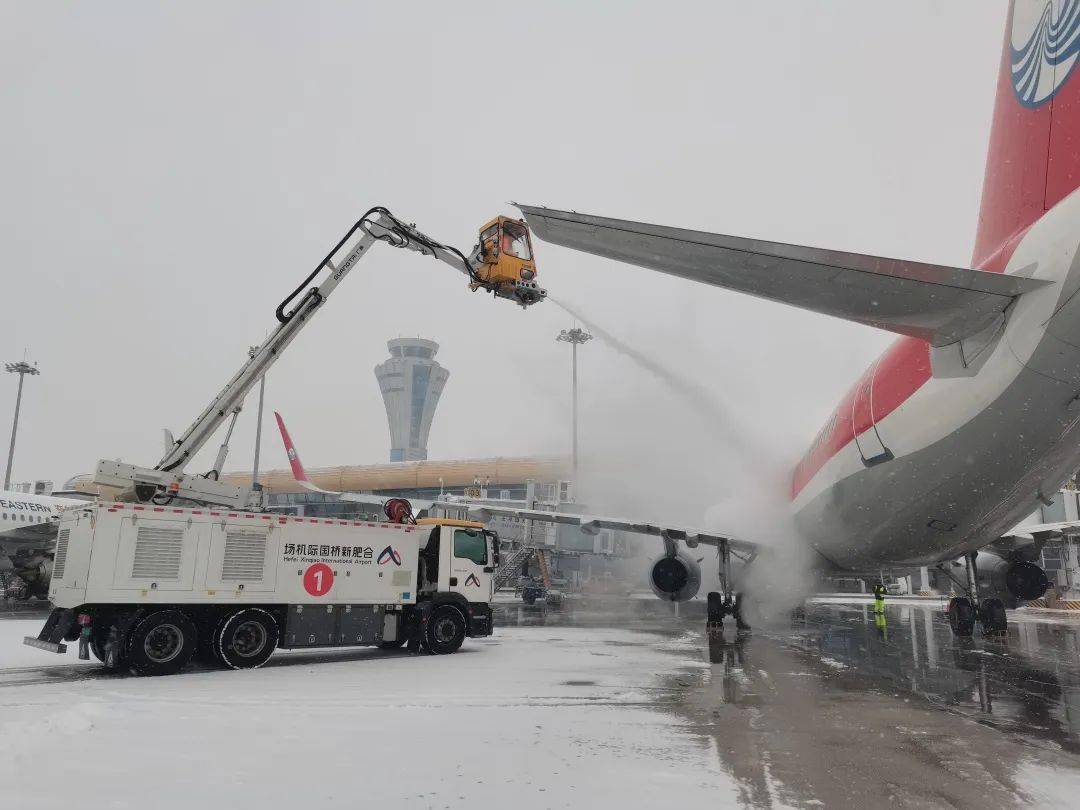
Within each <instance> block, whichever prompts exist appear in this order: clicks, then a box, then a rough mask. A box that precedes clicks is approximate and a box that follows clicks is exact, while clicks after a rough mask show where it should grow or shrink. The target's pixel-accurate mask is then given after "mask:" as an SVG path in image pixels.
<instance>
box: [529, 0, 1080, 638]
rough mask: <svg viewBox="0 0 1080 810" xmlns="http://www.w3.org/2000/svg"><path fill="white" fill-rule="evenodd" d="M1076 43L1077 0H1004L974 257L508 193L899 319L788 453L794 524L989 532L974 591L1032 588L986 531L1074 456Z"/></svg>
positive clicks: (807, 301) (642, 253) (688, 258)
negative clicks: (649, 216)
mask: <svg viewBox="0 0 1080 810" xmlns="http://www.w3.org/2000/svg"><path fill="white" fill-rule="evenodd" d="M1078 59H1080V0H1016V2H1014V4H1013V7H1012V8H1011V10H1010V14H1009V18H1008V25H1007V31H1006V35H1005V43H1004V49H1003V53H1002V59H1001V68H1000V75H999V78H998V92H997V101H996V105H995V112H994V119H993V129H992V131H991V135H990V147H989V155H988V159H987V164H986V176H985V181H984V186H983V198H982V206H981V211H980V215H979V225H978V233H977V234H976V237H975V252H974V258H973V260H972V266H973V267H974V268H975V269H968V268H959V267H945V266H940V265H932V264H923V263H918V262H910V261H903V260H897V259H887V258H881V257H876V256H864V255H858V254H851V253H842V252H839V251H834V250H824V249H820V248H811V247H801V246H797V245H787V244H778V243H771V242H765V241H761V240H756V239H745V238H739V237H733V236H722V235H719V234H714V233H702V232H697V231H688V230H682V229H679V228H670V227H661V226H656V225H648V224H644V223H640V222H629V221H624V220H616V219H609V218H606V217H597V216H588V215H582V214H577V213H572V212H567V211H555V210H550V209H546V208H536V207H530V206H522V207H521V210H522V211H523V212H524V214H525V216H526V218H527V220H528V223H529V225H530V226H531V228H532V229H533V232H534V233H535V234H536V235H537V236H539V237H540V238H541V239H544V240H546V241H549V242H553V243H555V244H559V245H564V246H567V247H571V248H575V249H578V250H583V251H586V252H589V253H594V254H597V255H600V256H606V257H609V258H612V259H616V260H618V261H622V262H627V263H630V264H635V265H639V266H641V267H647V268H650V269H652V270H659V271H660V272H664V273H669V274H672V275H676V276H681V277H683V278H687V279H692V280H694V281H698V282H701V283H705V284H713V285H716V286H720V287H726V288H729V289H732V290H737V291H739V292H744V293H748V294H750V295H755V296H758V297H761V298H768V299H772V300H774V301H778V302H781V303H785V304H789V305H792V306H797V307H800V308H803V309H809V310H814V311H817V312H821V313H823V314H826V315H832V316H835V317H840V318H846V319H848V320H853V321H857V322H859V323H863V324H867V325H870V326H875V327H877V328H879V329H885V330H888V331H890V332H895V333H897V334H899V335H901V337H900V338H899V339H898V340H897V341H896V342H895V343H894V344H893V345H892V346H891V347H890V348H889V349H888V351H886V352H885V353H884V354H883V355H882V356H881V357H880V358H878V360H877V361H876V362H874V363H873V364H872V365H871V366H870V368H868V369H866V371H865V372H864V373H863V374H862V376H860V377H859V379H858V380H857V381H856V382H855V384H854V385H853V386H852V387H851V390H850V391H848V392H847V394H846V395H845V396H844V397H843V398H842V399H841V400H840V403H839V405H838V406H837V408H836V411H835V412H834V413H833V415H832V416H831V417H830V418H829V420H828V421H827V422H826V424H825V426H824V427H823V428H822V430H821V432H820V433H819V434H818V436H817V438H816V439H815V440H814V442H813V444H812V445H811V447H810V449H809V450H808V451H807V453H806V455H805V456H804V457H803V458H802V460H801V461H800V462H799V464H798V465H797V466H796V468H795V470H794V473H793V475H792V478H791V499H792V507H793V509H794V513H795V519H796V523H797V526H798V528H799V531H800V532H801V533H802V535H803V536H804V537H805V539H806V540H807V541H808V542H809V543H810V544H811V545H812V546H813V548H814V549H816V550H817V552H818V553H819V554H820V555H821V557H822V558H824V559H825V560H827V561H828V562H830V563H832V565H833V566H835V567H836V568H840V569H849V570H876V569H877V568H878V567H879V566H887V567H901V566H921V565H929V564H935V563H939V562H942V561H946V560H953V559H956V558H958V557H960V556H962V555H965V554H970V557H969V567H970V568H973V567H975V560H974V552H975V551H977V550H978V549H980V548H984V547H987V546H988V545H991V544H994V543H995V541H997V545H996V548H997V550H998V551H999V555H998V558H997V560H996V561H994V562H993V570H992V571H988V572H984V576H982V577H980V578H979V581H980V582H983V583H984V584H986V585H989V584H994V585H995V586H997V587H995V589H994V590H995V591H996V593H993V594H989V593H987V592H985V591H984V593H982V594H981V595H982V596H984V597H985V596H993V597H998V596H1003V595H1011V596H1013V597H1022V598H1032V595H1041V592H1042V591H1043V590H1045V588H1046V579H1045V576H1044V575H1043V574H1042V572H1041V570H1039V569H1037V568H1036V567H1035V566H1034V565H1032V564H1031V560H1032V559H1033V558H1034V555H1033V554H1032V550H1033V549H1032V546H1031V544H1030V543H1029V545H1028V547H1027V549H1024V548H1021V547H1020V545H1019V541H1017V540H1015V539H1007V540H1006V541H1004V542H1002V541H1000V538H1002V537H1003V535H1004V534H1005V533H1006V532H1008V531H1009V530H1010V529H1011V528H1012V527H1014V526H1016V524H1017V523H1018V522H1019V521H1020V520H1021V519H1022V518H1023V517H1024V516H1025V515H1027V514H1030V513H1031V512H1032V511H1033V509H1034V508H1036V507H1037V505H1038V503H1039V502H1040V501H1045V500H1046V499H1047V498H1049V497H1050V496H1051V495H1052V494H1053V493H1054V492H1055V491H1056V490H1057V489H1058V487H1059V486H1060V485H1061V483H1062V482H1063V481H1065V480H1066V479H1067V478H1068V477H1069V475H1071V474H1072V473H1073V472H1074V471H1075V470H1076V469H1077V468H1078V467H1080V429H1078V427H1077V425H1078V423H1080V297H1078V296H1077V293H1078V292H1080V260H1078V243H1080V193H1077V191H1076V189H1077V186H1078V185H1080V78H1078V76H1077V75H1074V72H1073V69H1074V68H1075V67H1076V66H1077V61H1078ZM1039 534H1040V533H1039V532H1038V531H1037V530H1036V531H1035V535H1036V539H1038V536H1039ZM978 590H980V589H979V588H976V587H972V588H970V595H971V596H972V598H973V600H974V598H975V597H976V593H977V592H978ZM1002 591H1004V592H1006V593H1004V594H1003V593H1002ZM989 601H990V602H991V604H989V605H983V604H978V603H976V604H973V603H972V602H971V601H967V600H957V601H956V603H954V604H953V606H952V608H951V611H950V616H951V618H953V620H954V629H957V630H958V631H959V632H961V633H965V634H966V633H970V632H971V626H972V624H973V621H974V619H975V618H978V619H980V620H982V622H983V625H984V627H985V628H987V629H991V630H994V629H1001V627H1003V625H1004V611H1003V610H1001V609H1000V607H1001V606H1000V603H997V604H993V602H995V599H993V598H992V599H990V600H989Z"/></svg>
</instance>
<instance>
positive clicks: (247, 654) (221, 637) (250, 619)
mask: <svg viewBox="0 0 1080 810" xmlns="http://www.w3.org/2000/svg"><path fill="white" fill-rule="evenodd" d="M277 643H278V624H277V622H276V621H275V620H274V617H273V616H271V615H270V614H269V613H267V612H266V611H265V610H262V609H261V608H245V609H244V610H238V611H237V612H236V613H234V614H233V615H231V616H229V618H227V619H226V620H225V621H224V622H222V623H221V627H220V628H219V629H218V631H217V633H216V634H215V635H214V646H215V647H216V648H217V654H218V657H219V658H220V660H221V663H223V664H224V665H225V666H227V667H229V668H230V669H255V668H256V667H261V666H262V665H263V664H265V663H266V662H267V661H268V660H269V658H270V656H271V655H273V654H274V649H275V648H276V647H277Z"/></svg>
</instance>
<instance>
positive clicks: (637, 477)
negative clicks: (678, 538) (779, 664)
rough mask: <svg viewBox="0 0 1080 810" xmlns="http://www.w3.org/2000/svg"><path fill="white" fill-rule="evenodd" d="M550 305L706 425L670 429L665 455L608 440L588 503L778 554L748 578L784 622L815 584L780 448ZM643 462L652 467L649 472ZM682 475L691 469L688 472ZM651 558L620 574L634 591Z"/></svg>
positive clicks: (597, 458) (693, 387)
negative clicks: (711, 531)
mask: <svg viewBox="0 0 1080 810" xmlns="http://www.w3.org/2000/svg"><path fill="white" fill-rule="evenodd" d="M549 300H551V301H552V303H554V304H555V305H556V306H558V307H559V308H560V309H562V310H563V311H565V312H566V313H567V314H568V315H569V316H571V317H572V318H574V319H576V320H577V321H578V322H579V323H580V324H581V325H582V326H583V327H585V328H586V329H588V330H589V332H591V333H592V334H593V336H594V337H595V338H596V339H597V340H598V341H600V342H601V343H602V344H604V345H605V346H606V347H609V348H610V349H612V350H613V351H615V352H617V353H618V354H619V355H621V356H623V357H625V358H627V359H629V360H630V361H631V362H633V363H634V364H635V365H636V366H637V367H639V368H641V369H643V370H644V371H646V372H647V373H649V374H650V375H652V376H654V377H655V378H657V379H658V380H660V381H662V382H663V383H664V384H665V385H664V390H665V391H668V392H670V393H671V395H672V396H673V397H676V398H677V399H678V403H679V404H680V405H681V406H682V407H683V408H685V409H686V410H687V411H689V412H690V413H693V414H694V415H696V416H697V417H698V418H697V419H696V420H695V421H697V422H700V425H695V426H693V427H687V426H685V425H683V426H680V425H678V424H675V425H666V426H665V427H664V429H663V430H662V431H659V432H661V433H662V435H663V436H664V437H665V439H666V440H671V439H672V438H674V439H675V442H674V443H673V444H672V445H662V446H663V447H664V449H663V450H658V449H657V445H654V446H653V447H649V448H648V454H647V455H635V450H641V449H642V447H643V445H638V446H637V447H636V448H634V447H627V446H626V445H625V444H622V443H620V442H618V441H615V442H612V441H611V440H610V439H611V434H612V431H609V432H608V433H606V434H605V437H604V438H607V439H608V441H607V443H606V444H605V445H604V446H603V447H602V449H601V450H600V451H599V452H596V451H595V450H594V451H593V452H591V453H590V452H588V451H587V452H586V458H587V461H586V462H585V463H583V476H582V477H583V478H585V479H587V480H585V481H583V482H582V483H583V486H584V485H587V490H588V492H587V495H586V500H588V501H589V502H590V503H591V504H592V505H594V506H596V507H601V508H610V509H612V510H614V513H616V514H633V515H636V516H639V517H641V519H643V520H650V521H651V520H652V519H653V516H658V517H663V518H664V519H668V520H672V521H673V522H682V523H686V524H689V525H701V526H704V527H706V528H710V529H714V530H722V531H724V532H726V533H729V534H731V535H732V536H734V537H740V538H742V539H746V540H751V541H753V542H756V543H758V544H760V545H761V547H762V548H761V550H762V554H763V559H766V557H767V555H769V554H772V553H776V554H778V555H780V556H778V557H777V558H776V559H772V560H771V561H768V562H767V563H766V564H764V565H762V566H758V568H759V569H760V570H758V571H756V572H754V571H751V572H748V573H749V574H752V576H753V579H754V583H753V590H754V591H755V592H757V593H758V594H759V598H758V603H759V604H760V606H761V607H762V608H765V607H766V604H765V603H766V602H767V603H768V605H769V606H770V608H777V609H780V610H781V614H782V611H783V610H784V609H786V607H787V605H788V602H789V601H790V602H791V603H792V604H795V603H797V602H798V601H799V600H800V599H801V598H802V595H803V594H804V591H805V589H806V587H807V583H808V582H810V581H811V580H810V577H809V576H808V573H807V572H808V571H809V569H810V560H809V558H808V554H809V549H808V548H807V547H805V546H804V545H799V544H797V542H796V541H797V538H796V530H795V527H794V524H793V523H792V521H791V515H790V512H789V511H788V510H787V509H786V505H787V482H788V481H789V477H788V476H789V474H790V473H789V472H788V470H787V465H788V463H789V462H790V459H788V458H784V457H781V456H780V452H782V448H778V447H776V446H774V442H771V441H769V440H768V438H767V437H764V436H763V435H762V433H761V431H760V429H758V428H757V426H755V425H752V424H748V423H747V420H746V419H744V418H741V416H740V414H739V413H738V410H737V406H735V405H731V404H728V403H725V402H724V401H723V400H722V399H720V398H719V397H718V396H717V394H716V393H715V392H713V391H711V390H709V389H708V388H706V387H705V386H704V385H702V384H701V383H700V382H698V381H697V380H694V379H692V378H689V377H687V376H684V375H683V374H681V373H679V372H678V371H677V370H675V369H672V368H671V367H669V366H668V365H665V364H664V363H662V362H659V361H657V360H656V359H654V358H652V357H650V356H649V355H647V354H645V353H644V352H642V351H640V350H638V349H636V348H634V347H632V346H630V345H628V344H627V343H626V342H625V341H623V340H621V339H620V338H618V337H616V336H615V335H613V334H612V333H611V332H609V331H608V330H606V329H604V328H603V327H602V326H600V325H598V324H597V323H596V322H594V321H593V320H592V319H590V318H588V317H586V316H585V315H583V314H582V313H581V312H580V311H579V310H578V309H577V308H576V307H574V306H571V305H569V304H566V303H565V302H562V301H557V300H555V299H553V298H550V297H549ZM673 410H674V409H673ZM619 419H620V417H619V415H612V416H611V417H610V418H609V419H608V420H607V423H608V426H610V424H611V423H615V424H616V425H618V423H619ZM638 427H639V426H636V425H635V426H634V427H633V428H632V427H631V426H629V425H626V424H622V425H620V426H619V429H616V430H615V431H613V433H614V434H615V435H616V436H618V435H619V433H620V429H621V430H622V431H623V432H626V433H631V434H636V433H640V432H642V431H641V430H638V429H636V428H638ZM699 427H700V428H702V429H705V430H707V431H708V433H707V435H706V436H704V437H700V438H704V439H705V442H704V446H701V443H700V442H699V441H697V439H698V438H699V437H697V436H696V435H695V436H690V435H689V434H696V433H697V432H698V429H699ZM684 428H685V429H684ZM644 432H646V433H647V432H648V429H647V428H646V429H645V431H644ZM604 438H594V439H593V440H592V441H591V442H590V443H589V444H590V445H591V446H592V447H594V448H595V446H596V442H597V441H600V442H603V441H604ZM647 444H648V443H647V442H646V445H644V446H647ZM645 460H647V463H642V462H643V461H645ZM687 465H689V466H687ZM683 466H687V468H686V469H681V467H683ZM699 509H700V510H701V511H700V512H699V511H698V510H699ZM680 512H682V513H685V515H680ZM678 518H681V519H680V520H677V519H678ZM654 552H655V549H652V548H649V551H648V552H647V553H646V555H645V557H643V558H638V559H636V560H635V561H634V565H636V566H637V567H634V565H631V566H628V567H627V569H626V570H625V571H624V572H623V573H624V576H625V577H626V581H627V583H628V584H630V585H633V586H637V585H639V584H640V582H641V581H643V580H644V578H645V577H646V576H647V570H648V566H649V565H651V562H652V558H653V557H654V556H655V553H654ZM700 556H703V557H704V556H706V554H705V553H704V552H703V553H702V554H701V555H700ZM713 559H714V557H711V556H710V557H709V559H708V561H705V560H703V565H704V569H705V571H706V579H707V582H708V581H712V582H713V584H712V586H711V587H715V586H716V582H715V573H714V572H715V568H714V567H713V562H712V561H713ZM710 569H711V570H710ZM746 581H747V583H749V581H750V580H749V579H747V580H746ZM708 587H709V586H708V585H707V587H706V588H705V589H704V590H703V591H702V592H703V593H704V592H705V590H708ZM766 597H767V598H766ZM773 603H775V604H773ZM778 615H779V614H778Z"/></svg>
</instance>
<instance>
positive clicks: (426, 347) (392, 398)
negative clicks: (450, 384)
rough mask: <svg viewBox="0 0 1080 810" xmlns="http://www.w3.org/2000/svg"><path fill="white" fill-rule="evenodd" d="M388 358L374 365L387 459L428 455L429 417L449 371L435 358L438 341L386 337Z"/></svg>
mask: <svg viewBox="0 0 1080 810" xmlns="http://www.w3.org/2000/svg"><path fill="white" fill-rule="evenodd" d="M386 348H388V349H389V350H390V359H389V360H387V361H386V362H385V363H381V364H380V365H377V366H375V376H376V377H377V378H378V380H379V387H380V388H381V389H382V395H383V402H385V403H386V419H387V421H388V422H389V423H390V460H391V461H424V460H425V459H427V442H428V434H429V433H430V432H431V417H432V416H434V415H435V406H436V405H438V404H439V397H440V396H441V395H442V390H443V386H444V385H446V380H447V379H448V378H449V377H450V372H449V371H447V370H446V369H445V368H443V367H442V366H440V365H439V364H438V363H436V362H435V353H436V352H437V351H439V344H438V343H436V342H435V341H433V340H424V339H423V338H397V339H395V340H389V341H387V343H386Z"/></svg>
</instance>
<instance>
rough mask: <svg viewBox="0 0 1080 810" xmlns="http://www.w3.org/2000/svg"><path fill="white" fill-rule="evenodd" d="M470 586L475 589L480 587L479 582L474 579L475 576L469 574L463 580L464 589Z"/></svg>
mask: <svg viewBox="0 0 1080 810" xmlns="http://www.w3.org/2000/svg"><path fill="white" fill-rule="evenodd" d="M470 585H475V586H476V587H477V588H479V587H480V580H479V579H477V578H476V574H469V576H467V577H466V578H465V587H466V588H468V587H469V586H470Z"/></svg>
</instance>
